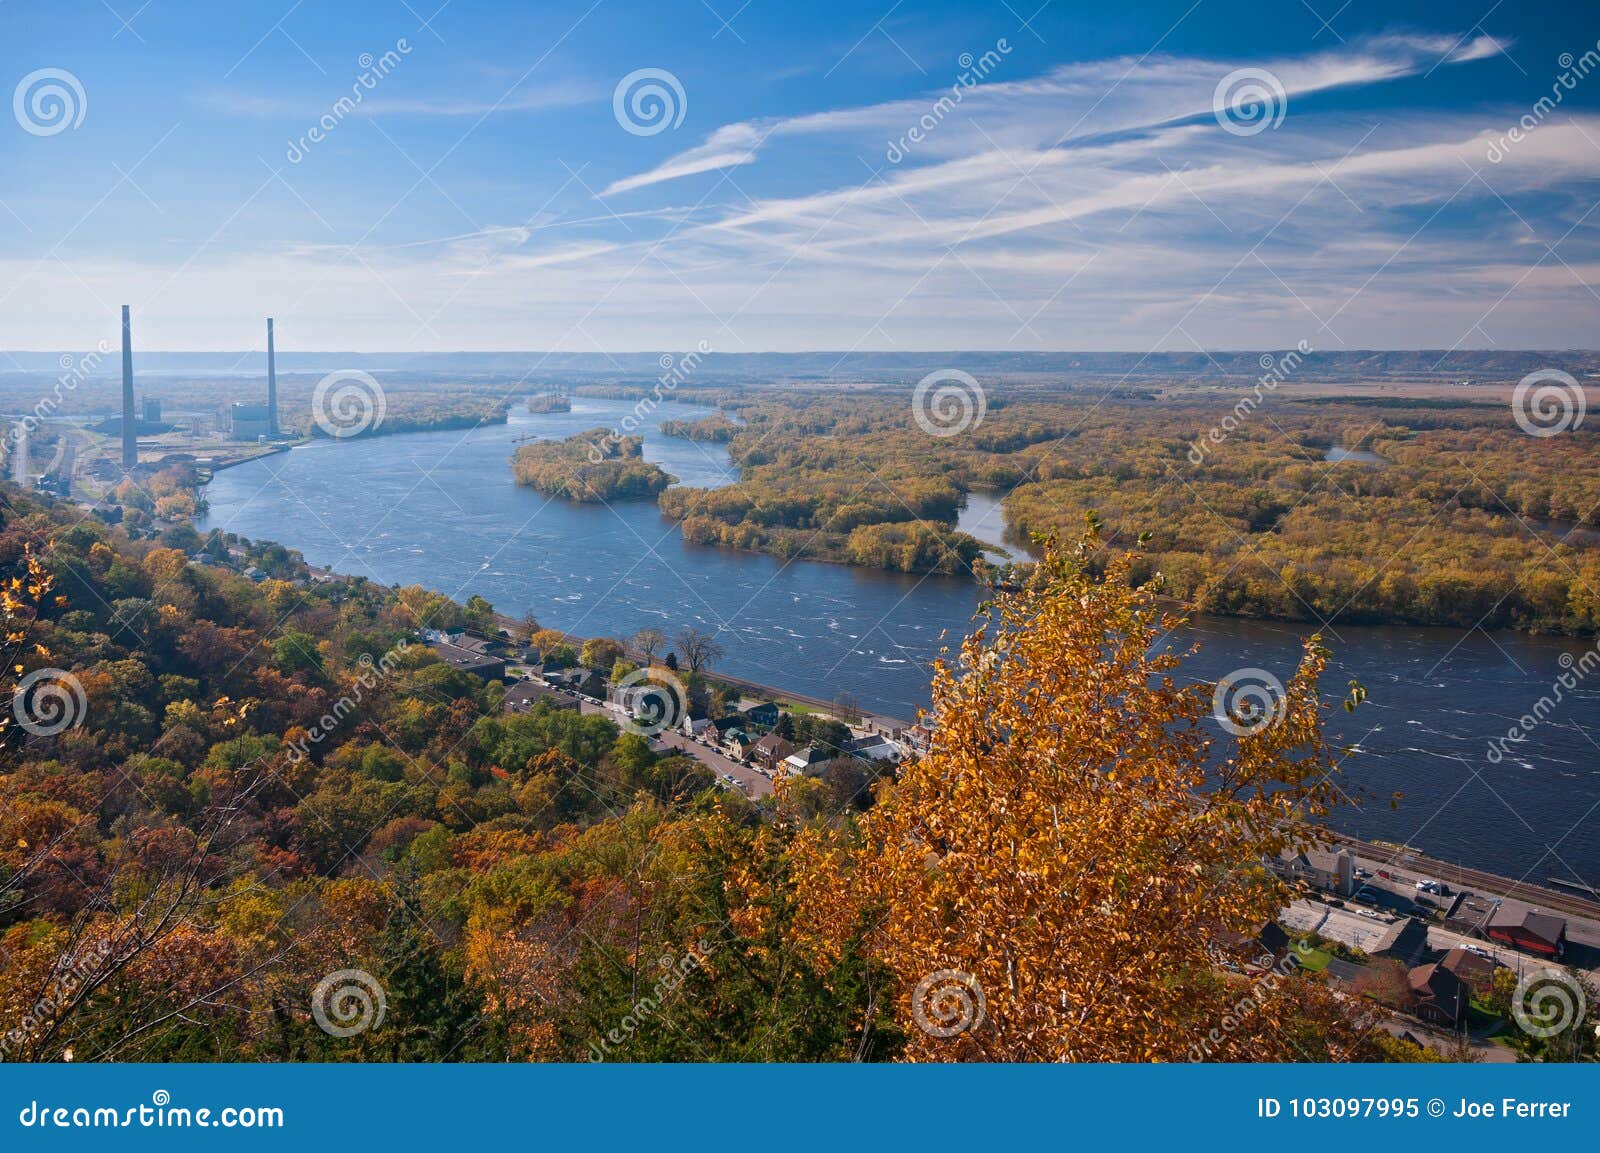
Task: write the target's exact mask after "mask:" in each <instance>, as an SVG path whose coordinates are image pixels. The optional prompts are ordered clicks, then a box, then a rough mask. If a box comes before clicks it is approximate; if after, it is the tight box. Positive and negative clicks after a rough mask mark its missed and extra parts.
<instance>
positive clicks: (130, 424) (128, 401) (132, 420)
mask: <svg viewBox="0 0 1600 1153" xmlns="http://www.w3.org/2000/svg"><path fill="white" fill-rule="evenodd" d="M138 463H139V422H138V419H137V418H136V417H135V416H134V414H133V322H132V321H130V320H129V319H128V306H127V305H126V304H124V305H123V306H122V467H123V468H125V469H131V468H132V467H133V466H134V465H136V464H138Z"/></svg>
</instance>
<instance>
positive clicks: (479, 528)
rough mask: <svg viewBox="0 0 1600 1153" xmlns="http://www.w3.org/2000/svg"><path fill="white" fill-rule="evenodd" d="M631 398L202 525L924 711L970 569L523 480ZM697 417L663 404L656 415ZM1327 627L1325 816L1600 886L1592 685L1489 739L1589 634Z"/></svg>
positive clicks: (802, 687) (263, 500)
mask: <svg viewBox="0 0 1600 1153" xmlns="http://www.w3.org/2000/svg"><path fill="white" fill-rule="evenodd" d="M629 411H631V405H630V404H627V403H625V402H622V401H608V400H597V399H590V398H581V397H580V398H574V400H573V411H572V412H570V413H551V414H542V415H537V416H536V415H530V414H529V413H527V412H525V411H523V410H522V408H521V406H520V405H519V406H517V407H516V408H514V409H513V411H512V414H511V419H510V422H509V423H508V424H506V425H496V426H493V427H489V428H479V429H474V430H472V431H469V432H460V431H452V432H432V433H414V434H406V435H398V436H386V437H374V438H361V439H356V440H351V441H338V442H335V441H327V440H319V441H314V442H312V443H310V444H308V445H306V446H304V447H301V448H296V449H294V450H293V451H291V452H288V453H283V454H279V455H277V456H273V457H269V458H266V459H264V460H260V461H255V462H252V463H250V464H246V465H241V466H239V467H237V468H232V469H227V470H224V471H222V472H220V473H218V474H217V476H216V478H215V480H213V481H212V483H211V485H210V486H209V488H208V489H207V492H206V496H207V499H208V500H209V502H210V512H209V513H208V515H207V517H206V519H205V520H204V521H203V522H202V523H201V525H200V526H199V527H201V528H202V529H210V528H223V529H226V530H227V531H229V532H234V533H238V534H240V535H241V536H246V537H250V538H255V539H266V540H276V541H279V542H281V543H283V544H285V545H288V546H289V547H291V548H296V549H299V550H300V551H301V552H303V553H304V554H305V557H306V559H307V560H308V561H310V562H311V563H313V564H319V565H327V566H331V567H332V568H334V569H336V570H338V571H341V572H346V573H352V574H356V575H364V576H367V577H370V578H371V579H373V580H375V581H379V582H381V583H383V584H413V583H415V584H422V585H425V586H427V587H429V588H433V589H437V590H439V591H441V592H444V593H448V594H449V595H451V596H452V597H455V598H456V599H457V600H465V599H466V598H467V597H469V596H471V595H473V594H474V593H476V594H480V595H482V596H484V597H486V598H488V599H489V600H490V601H491V602H492V603H493V604H494V606H495V607H496V608H497V609H498V610H500V611H501V612H504V613H508V614H510V615H513V616H521V615H522V614H523V613H524V612H526V611H527V610H529V609H531V610H533V612H534V613H535V614H536V615H537V616H538V618H539V621H540V623H541V624H544V625H547V626H551V627H555V628H560V629H564V630H566V631H568V632H572V633H577V634H580V635H584V636H588V635H606V636H616V637H626V636H628V635H629V634H631V633H633V632H636V631H637V630H639V629H641V628H644V627H646V626H655V627H657V628H660V629H661V630H662V631H663V632H666V633H668V634H669V635H670V634H671V633H673V632H674V631H676V630H677V629H679V628H681V627H682V626H684V625H688V624H693V625H696V626H698V627H700V628H703V629H710V630H714V631H716V632H717V633H718V634H719V638H720V640H721V643H722V645H723V647H724V648H725V649H726V650H727V655H726V656H725V657H724V658H723V659H722V661H721V662H720V663H719V665H718V667H719V668H721V669H723V670H725V671H727V672H729V673H734V674H738V675H741V676H745V677H749V678H751V679H753V680H757V681H762V682H765V683H768V684H772V685H776V686H779V687H781V688H787V689H790V690H793V691H796V692H802V693H808V694H810V695H812V696H818V697H822V698H824V699H832V698H833V697H834V696H835V695H837V694H839V693H841V692H843V693H849V694H851V695H852V696H854V697H855V698H856V700H857V701H858V702H860V703H861V705H862V706H864V707H866V708H868V709H872V710H876V711H881V712H885V713H888V714H891V715H894V716H899V717H905V718H908V719H909V718H912V717H914V716H915V715H916V710H917V708H918V707H919V706H925V705H926V704H927V702H928V663H929V661H930V660H931V659H932V658H933V656H934V655H935V654H936V653H937V652H938V650H939V648H940V646H941V645H944V644H949V645H951V646H952V648H953V647H955V646H956V645H957V644H958V643H959V639H960V637H961V635H962V633H963V632H964V631H965V629H966V627H967V625H968V622H969V621H970V619H971V614H972V611H973V609H974V607H975V606H976V603H977V600H978V596H977V589H976V587H975V586H974V585H973V584H972V583H971V582H969V581H962V580H957V579H954V578H951V577H938V576H927V577H918V576H907V575H903V574H895V573H884V572H877V571H872V570H866V569H855V568H846V567H843V566H839V565H829V564H817V563H812V562H808V561H789V562H784V561H781V560H778V559H775V558H772V557H767V556H757V555H751V554H746V553H737V552H732V551H727V550H723V549H713V548H703V547H699V546H695V545H690V544H687V543H686V542H685V541H684V540H683V538H682V537H681V536H680V534H679V533H678V531H677V529H676V528H675V527H674V526H673V525H672V524H671V523H670V522H669V521H667V520H666V519H665V518H663V517H662V516H661V514H660V513H659V512H658V511H657V510H656V507H655V505H654V504H653V503H651V502H639V503H623V504H616V505H613V506H611V507H607V506H604V505H580V504H575V503H572V502H569V501H564V500H552V499H550V498H548V497H546V496H544V495H542V494H540V493H538V492H536V491H534V490H533V489H530V488H524V487H521V486H519V485H517V484H515V483H514V482H513V480H512V476H511V468H510V464H509V457H510V455H511V453H512V452H513V450H514V449H515V442H516V441H518V440H519V439H523V438H526V437H528V436H540V437H564V436H570V435H572V434H573V433H576V432H580V431H582V430H584V429H588V428H593V427H596V426H599V425H605V426H615V425H617V424H618V423H619V422H620V421H621V420H622V418H623V416H624V414H626V413H628V412H629ZM707 411H708V410H706V409H701V408H697V407H694V406H691V405H683V404H672V405H667V406H665V408H664V409H663V411H662V412H661V413H660V414H659V415H660V416H663V417H665V416H671V417H684V418H691V419H692V418H695V417H698V416H702V415H705V414H706V413H707ZM645 456H646V457H647V458H649V459H651V460H654V461H657V462H659V463H660V464H661V466H662V467H663V468H665V469H666V470H667V471H668V472H670V473H672V474H673V475H674V476H676V477H678V478H679V479H680V481H682V482H683V483H685V484H690V485H695V486H700V487H709V486H714V485H718V484H725V483H728V482H730V481H731V480H734V479H736V476H737V474H736V472H735V470H734V469H733V468H732V467H731V466H730V464H729V460H728V455H727V452H726V450H725V449H723V448H722V446H720V445H706V444H695V443H692V442H690V441H685V440H679V439H674V438H671V437H666V436H663V435H661V434H660V433H659V431H657V429H656V428H655V427H654V425H653V424H648V425H647V426H646V428H645ZM962 527H963V528H967V529H969V530H970V531H973V532H974V535H978V536H980V537H981V538H983V539H986V540H989V541H991V542H999V541H1000V540H1001V539H1002V538H1001V536H1000V524H999V512H998V505H997V502H996V501H995V500H994V499H993V498H992V497H981V496H977V495H976V494H975V496H974V499H973V500H972V502H971V504H970V506H969V508H968V511H967V514H966V515H965V516H964V517H963V520H962ZM1309 631H1310V630H1309V629H1308V628H1307V627H1305V626H1301V625H1296V624H1263V623H1259V622H1249V621H1239V620H1225V619H1217V618H1202V619H1200V620H1197V621H1196V622H1195V623H1194V625H1193V626H1192V627H1191V628H1190V629H1189V630H1188V635H1187V636H1185V637H1183V638H1180V641H1179V643H1187V642H1189V641H1197V642H1199V644H1200V646H1201V648H1200V652H1199V653H1198V655H1197V656H1195V657H1194V658H1193V660H1192V661H1191V662H1190V663H1189V664H1188V665H1187V666H1186V667H1187V668H1189V669H1191V670H1192V672H1193V674H1194V675H1195V676H1198V677H1204V678H1207V679H1217V678H1220V677H1222V676H1224V675H1225V674H1227V673H1229V672H1231V671H1233V670H1236V669H1242V668H1255V669H1265V670H1267V671H1269V672H1271V673H1273V674H1274V675H1276V676H1277V677H1279V678H1282V679H1284V680H1287V679H1288V677H1289V675H1290V674H1291V673H1292V671H1293V669H1294V666H1295V663H1296V661H1297V658H1298V654H1299V649H1300V645H1301V642H1302V640H1303V638H1304V636H1305V635H1306V634H1307V633H1308V632H1309ZM1326 640H1327V642H1328V643H1329V645H1330V646H1331V647H1332V649H1333V651H1334V658H1333V663H1332V666H1331V668H1330V669H1329V672H1328V675H1327V677H1326V679H1325V682H1324V687H1325V689H1326V690H1327V692H1328V694H1329V695H1330V696H1337V695H1339V694H1341V693H1342V692H1343V690H1344V686H1345V684H1346V682H1347V681H1348V680H1350V678H1352V677H1354V678H1357V679H1359V680H1360V681H1361V682H1362V683H1363V684H1364V685H1366V686H1367V688H1368V691H1369V693H1370V697H1369V700H1368V703H1367V704H1366V705H1364V706H1362V707H1361V708H1360V709H1358V710H1357V711H1356V712H1355V713H1354V714H1346V713H1345V712H1343V711H1342V710H1338V709H1335V710H1334V711H1333V712H1332V714H1331V715H1330V727H1331V730H1332V734H1333V736H1334V737H1335V738H1336V739H1337V740H1338V741H1339V742H1340V743H1341V744H1346V745H1351V746H1354V748H1355V749H1356V751H1355V752H1354V753H1353V754H1352V755H1351V756H1350V757H1349V758H1348V759H1346V761H1345V762H1344V766H1343V776H1342V779H1341V784H1342V785H1343V787H1344V788H1345V789H1346V790H1347V791H1348V792H1349V793H1350V794H1351V796H1352V797H1353V798H1354V799H1356V800H1357V801H1358V802H1359V803H1358V804H1357V805H1355V806H1343V807H1341V808H1340V809H1339V810H1337V811H1336V813H1335V815H1334V816H1333V818H1332V819H1331V823H1332V824H1333V825H1334V826H1335V827H1336V828H1338V829H1340V830H1342V831H1344V832H1347V833H1351V834H1354V835H1357V836H1362V837H1366V838H1369V839H1375V840H1376V839H1382V840H1388V841H1394V842H1398V843H1403V844H1408V845H1412V846H1415V847H1417V848H1420V849H1422V850H1423V851H1425V852H1427V853H1430V854H1432V855H1434V856H1437V857H1442V858H1445V859H1449V860H1459V861H1462V862H1464V863H1467V864H1472V865H1476V866H1479V867H1482V868H1487V869H1491V870H1494V871H1497V872H1501V873H1506V874H1509V875H1511V876H1513V877H1519V878H1520V877H1527V879H1529V880H1533V881H1543V880H1545V879H1546V877H1548V876H1552V875H1553V876H1560V877H1565V878H1566V879H1569V880H1580V881H1582V882H1583V883H1585V884H1589V885H1594V886H1596V887H1600V743H1597V742H1600V725H1597V723H1596V705H1597V703H1600V676H1597V677H1595V678H1594V679H1593V680H1591V681H1589V682H1585V683H1580V684H1579V685H1578V687H1577V689H1576V691H1574V692H1569V693H1566V694H1565V699H1564V700H1563V701H1562V702H1561V703H1559V704H1558V705H1556V706H1555V708H1554V709H1553V710H1552V711H1551V712H1550V713H1549V716H1548V719H1546V720H1545V721H1544V722H1543V723H1542V724H1539V725H1538V726H1537V727H1535V728H1534V729H1533V730H1532V731H1531V732H1530V733H1529V735H1528V736H1527V738H1526V739H1525V740H1524V741H1523V742H1522V743H1521V744H1519V745H1515V746H1512V750H1513V753H1512V755H1510V756H1507V757H1505V758H1504V759H1503V760H1502V761H1501V763H1499V764H1491V763H1490V762H1489V761H1488V759H1487V758H1486V756H1485V752H1486V748H1487V742H1488V741H1489V739H1490V738H1491V737H1493V736H1497V735H1503V734H1504V733H1505V731H1506V729H1507V727H1508V726H1510V725H1511V724H1513V723H1515V721H1516V719H1517V718H1518V717H1519V716H1521V715H1522V714H1524V713H1526V712H1528V711H1529V710H1530V709H1532V708H1533V706H1534V704H1535V702H1537V701H1539V699H1540V698H1541V697H1544V696H1546V695H1547V694H1551V693H1552V685H1553V683H1554V682H1555V680H1556V678H1557V677H1558V676H1560V675H1561V674H1562V673H1563V672H1564V671H1565V669H1566V665H1564V664H1563V663H1562V662H1563V661H1564V660H1565V661H1570V660H1572V659H1574V658H1576V657H1578V656H1580V655H1581V654H1582V653H1583V652H1584V651H1585V647H1584V645H1583V643H1582V642H1580V641H1576V640H1559V639H1548V638H1538V637H1526V636H1521V635H1517V634H1511V633H1496V634H1494V635H1493V636H1488V635H1485V634H1483V633H1473V634H1465V633H1462V632H1459V631H1454V630H1446V629H1413V628H1365V627H1346V626H1343V625H1340V626H1338V629H1337V635H1333V634H1330V635H1328V636H1327V638H1326ZM1394 792H1400V793H1401V794H1403V796H1402V799H1401V802H1400V804H1399V806H1398V808H1392V807H1391V806H1390V804H1389V796H1390V794H1391V793H1394Z"/></svg>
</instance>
